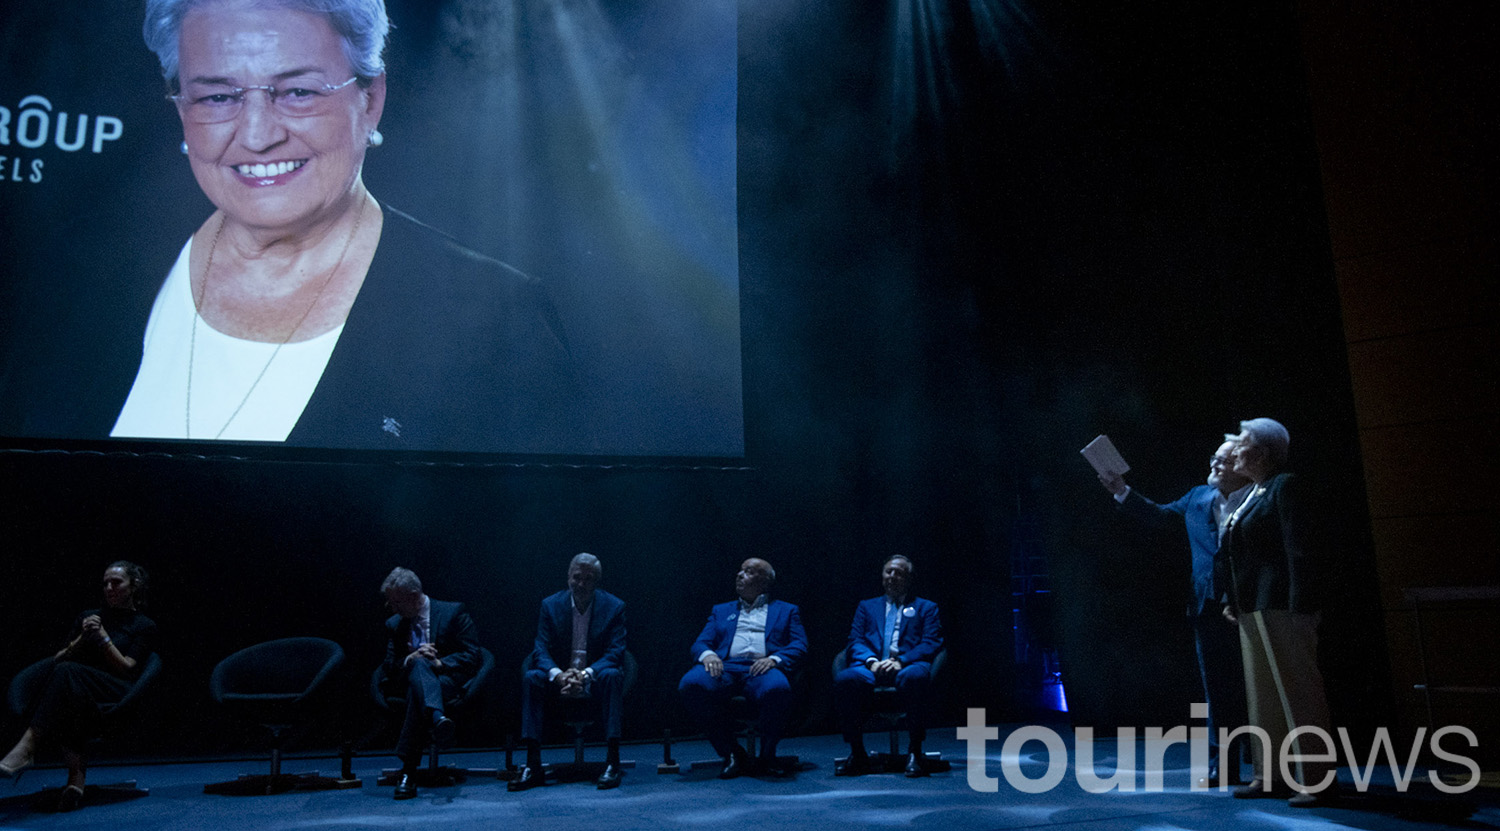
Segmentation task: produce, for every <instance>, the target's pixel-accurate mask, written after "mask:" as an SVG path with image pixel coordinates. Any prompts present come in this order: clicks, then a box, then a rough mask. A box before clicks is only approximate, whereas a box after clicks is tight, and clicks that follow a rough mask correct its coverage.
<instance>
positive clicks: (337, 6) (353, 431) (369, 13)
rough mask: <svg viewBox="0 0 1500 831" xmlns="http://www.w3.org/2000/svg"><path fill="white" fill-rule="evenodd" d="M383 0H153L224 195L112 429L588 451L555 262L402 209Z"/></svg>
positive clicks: (156, 318) (187, 251)
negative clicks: (541, 269) (552, 272)
mask: <svg viewBox="0 0 1500 831" xmlns="http://www.w3.org/2000/svg"><path fill="white" fill-rule="evenodd" d="M389 27H390V25H389V22H388V20H387V17H386V11H385V6H384V3H383V2H381V0H274V1H273V2H252V1H251V0H150V2H148V3H147V10H146V22H145V27H144V34H145V38H146V43H147V45H148V46H149V47H150V48H151V50H152V51H153V52H155V53H156V55H157V57H158V59H159V60H160V62H161V66H162V71H163V74H164V75H165V77H166V79H167V82H168V85H169V87H170V89H171V90H172V93H171V95H170V98H171V100H172V101H173V102H174V103H175V104H176V108H177V114H178V116H179V118H180V119H181V121H182V128H183V138H184V141H183V144H182V149H183V152H184V153H185V154H186V156H187V161H188V164H189V165H190V166H191V167H192V171H193V175H194V177H195V178H196V180H197V182H198V186H199V187H200V188H201V189H202V191H203V193H204V194H205V195H206V196H207V197H208V198H209V200H210V201H211V202H213V204H214V206H215V207H216V208H217V210H216V211H214V213H213V214H212V215H210V216H209V217H208V219H207V220H206V221H205V222H204V223H203V224H202V226H200V227H199V228H198V230H197V232H196V233H194V234H193V235H192V237H191V238H190V239H189V240H188V242H187V244H186V245H184V246H183V247H182V251H181V254H180V255H179V256H178V258H177V262H176V264H175V265H174V266H173V267H172V269H171V271H170V272H169V273H168V275H167V278H166V280H165V282H164V283H163V284H162V287H161V290H160V292H159V293H158V295H157V298H156V302H155V304H154V306H153V307H152V311H151V317H150V320H149V322H148V323H147V325H146V329H145V336H144V340H143V344H142V360H141V364H140V368H139V370H138V372H137V374H136V378H135V382H134V384H133V386H132V387H131V390H130V394H129V397H128V398H127V400H126V401H125V403H124V406H123V407H122V408H121V409H120V412H119V416H118V418H117V419H116V421H115V424H114V428H113V430H112V431H111V435H112V436H116V437H130V438H162V439H195V440H225V441H274V442H288V443H292V444H303V445H314V446H323V447H341V448H343V447H350V448H363V447H372V448H391V449H438V450H480V451H489V452H521V453H558V452H580V451H586V450H587V449H588V447H587V445H588V440H587V431H585V430H584V429H582V428H581V426H580V424H581V417H580V416H579V415H578V413H579V409H580V408H579V406H578V401H577V396H576V390H575V389H574V382H573V373H572V367H571V362H570V359H569V357H568V352H567V345H566V340H565V338H564V337H563V335H562V329H561V326H560V324H559V322H558V317H557V315H556V313H555V311H554V310H553V308H552V306H551V304H550V301H549V300H548V299H547V297H546V295H545V294H544V292H543V291H542V289H541V287H540V285H539V284H538V283H537V281H535V280H534V279H532V278H530V277H528V276H526V275H524V274H522V273H521V272H519V271H517V270H515V269H513V268H511V267H509V266H507V265H505V264H503V263H501V262H498V261H496V260H492V259H489V258H487V257H483V256H481V255H479V254H476V253H474V252H472V251H469V250H468V249H466V248H463V247H462V246H459V245H458V244H456V243H455V242H453V241H452V240H451V239H449V238H447V237H446V236H444V235H442V234H440V233H438V232H436V231H434V230H433V229H431V228H429V227H427V226H426V225H423V224H422V223H420V222H417V221H416V220H414V219H412V218H411V217H408V216H406V215H405V214H402V213H401V212H399V211H397V210H395V209H393V208H391V207H390V206H389V205H382V204H381V203H379V202H377V201H376V200H375V198H374V197H372V196H371V195H370V193H369V191H368V190H366V189H365V185H364V182H363V181H362V178H361V170H362V168H363V166H364V162H365V155H366V152H367V151H368V150H369V149H370V148H374V147H378V146H380V144H381V143H382V142H383V137H382V136H381V134H380V131H379V129H378V127H379V124H380V117H381V113H382V112H383V110H384V109H385V106H386V75H385V65H384V60H383V57H382V53H383V51H384V48H385V39H386V33H387V31H388V29H389Z"/></svg>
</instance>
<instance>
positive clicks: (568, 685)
mask: <svg viewBox="0 0 1500 831" xmlns="http://www.w3.org/2000/svg"><path fill="white" fill-rule="evenodd" d="M552 683H554V684H556V685H557V694H558V695H560V696H563V697H564V698H582V697H584V696H586V695H588V692H589V687H588V685H589V674H588V672H586V671H584V670H581V669H565V670H563V671H562V672H560V673H558V674H557V677H556V678H553V679H552Z"/></svg>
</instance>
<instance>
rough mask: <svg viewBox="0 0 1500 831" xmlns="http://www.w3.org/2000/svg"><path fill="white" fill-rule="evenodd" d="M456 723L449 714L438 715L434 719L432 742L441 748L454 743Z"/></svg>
mask: <svg viewBox="0 0 1500 831" xmlns="http://www.w3.org/2000/svg"><path fill="white" fill-rule="evenodd" d="M454 732H455V725H454V724H453V719H451V718H448V717H447V716H436V717H434V718H433V720H432V743H433V744H435V745H437V746H438V747H439V748H440V749H441V748H446V747H448V746H449V745H451V744H453V734H454Z"/></svg>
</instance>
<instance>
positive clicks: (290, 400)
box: [109, 238, 344, 441]
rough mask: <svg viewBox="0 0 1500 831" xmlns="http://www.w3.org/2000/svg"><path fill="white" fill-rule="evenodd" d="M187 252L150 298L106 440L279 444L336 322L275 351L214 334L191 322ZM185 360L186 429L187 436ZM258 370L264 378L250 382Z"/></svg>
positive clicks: (316, 375) (307, 393)
mask: <svg viewBox="0 0 1500 831" xmlns="http://www.w3.org/2000/svg"><path fill="white" fill-rule="evenodd" d="M192 250H193V240H192V238H189V239H188V241H187V244H186V245H184V246H182V253H181V254H180V255H178V257H177V262H176V263H175V264H174V265H173V266H172V270H171V271H170V272H168V273H167V279H166V281H164V282H163V283H162V286H161V290H160V291H159V292H157V294H156V302H155V303H154V304H152V306H151V318H150V319H149V320H148V321H147V322H146V336H145V339H144V342H143V343H142V345H141V368H140V371H139V372H137V373H136V376H135V384H134V385H133V386H132V387H131V388H130V396H129V397H128V398H126V399H125V406H124V407H121V408H120V416H119V418H117V419H116V420H115V426H114V429H113V430H110V432H109V434H110V435H111V436H115V437H121V438H141V439H186V438H193V439H214V438H219V439H223V440H225V441H286V437H287V434H289V433H291V431H292V428H293V427H294V426H296V424H297V419H298V418H301V416H302V410H303V409H304V408H305V407H307V401H308V399H310V398H311V397H312V394H313V389H314V388H316V387H317V385H318V380H319V379H321V378H322V377H323V370H324V369H325V368H326V367H327V366H328V358H329V356H330V355H332V354H333V347H334V346H335V345H336V344H338V341H339V335H340V334H342V333H343V331H344V327H343V325H342V324H340V325H339V326H338V327H337V328H335V329H333V330H331V331H328V332H325V333H323V334H321V335H319V336H317V337H315V338H313V339H312V340H307V341H301V342H299V343H288V344H284V345H282V346H281V349H280V351H279V352H278V351H277V345H276V344H274V343H263V342H261V341H251V340H241V339H239V338H236V337H231V336H229V335H226V334H224V333H223V332H220V331H218V330H216V329H214V328H213V327H212V326H210V325H208V322H207V321H205V320H203V319H202V318H201V317H198V311H197V309H196V308H195V307H194V305H193V293H192V287H191V284H190V283H189V280H188V262H189V257H190V255H191V254H192ZM195 318H196V319H197V334H196V336H195V335H194V332H193V321H194V319H195ZM273 355H274V356H275V357H274V359H273V358H272V356H273ZM190 356H191V362H192V367H193V378H192V396H193V397H192V402H191V403H192V427H191V431H187V430H186V417H187V414H188V404H189V402H188V365H189V357H190ZM263 370H264V372H265V375H264V376H263V377H261V378H260V383H256V381H255V379H256V377H257V376H260V375H261V372H262V371H263ZM252 387H253V389H252ZM247 395H248V397H246V396H247ZM242 402H243V406H241V403H242ZM235 408H239V413H238V414H235ZM231 418H233V421H231V420H230V419H231ZM221 430H222V431H223V432H222V433H220V431H221Z"/></svg>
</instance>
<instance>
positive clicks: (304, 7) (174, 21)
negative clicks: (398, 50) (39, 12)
mask: <svg viewBox="0 0 1500 831" xmlns="http://www.w3.org/2000/svg"><path fill="white" fill-rule="evenodd" d="M213 2H219V0H146V22H145V23H144V24H143V25H142V26H141V35H142V36H143V37H144V38H145V39H146V48H148V49H150V50H151V51H152V52H155V53H156V59H157V60H158V61H160V62H161V74H162V77H164V78H166V79H167V83H169V84H171V85H173V86H174V87H175V86H176V85H177V82H178V78H177V69H178V57H179V56H178V45H179V44H178V38H179V36H180V35H181V33H182V19H183V18H184V17H186V16H187V13H188V12H189V11H191V10H192V9H195V8H197V7H199V6H204V5H208V4H209V3H213ZM250 2H251V3H252V5H255V6H259V7H262V8H275V9H289V10H291V11H297V12H306V13H308V14H320V15H323V16H324V17H325V18H327V19H328V23H329V25H331V26H332V27H333V30H334V31H335V32H337V33H338V36H339V45H340V46H341V47H342V48H343V50H344V57H345V58H347V59H348V61H349V67H350V68H351V69H352V70H353V71H354V75H355V77H357V78H359V83H360V86H368V85H369V83H370V81H371V80H372V79H374V78H375V77H376V76H378V75H380V74H381V73H382V72H385V57H384V55H385V39H386V35H387V34H389V33H390V30H391V21H390V18H389V17H387V16H386V13H385V0H250Z"/></svg>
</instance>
